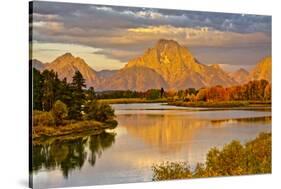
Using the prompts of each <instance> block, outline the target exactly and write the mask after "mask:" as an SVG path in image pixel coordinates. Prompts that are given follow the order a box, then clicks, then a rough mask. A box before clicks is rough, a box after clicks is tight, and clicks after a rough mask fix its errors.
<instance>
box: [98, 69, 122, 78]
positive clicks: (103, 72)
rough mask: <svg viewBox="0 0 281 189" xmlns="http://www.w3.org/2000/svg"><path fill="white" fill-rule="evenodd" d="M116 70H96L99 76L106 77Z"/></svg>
mask: <svg viewBox="0 0 281 189" xmlns="http://www.w3.org/2000/svg"><path fill="white" fill-rule="evenodd" d="M117 71H118V70H101V71H98V72H97V75H98V77H99V78H108V77H111V76H113V75H114V74H115V73H116V72H117Z"/></svg>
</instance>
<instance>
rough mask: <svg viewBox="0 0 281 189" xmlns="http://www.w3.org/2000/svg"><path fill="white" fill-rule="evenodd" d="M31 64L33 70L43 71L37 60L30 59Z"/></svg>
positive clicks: (42, 65)
mask: <svg viewBox="0 0 281 189" xmlns="http://www.w3.org/2000/svg"><path fill="white" fill-rule="evenodd" d="M31 63H32V67H33V68H35V69H37V70H39V71H42V70H44V64H43V63H42V62H41V61H39V60H37V59H32V61H31Z"/></svg>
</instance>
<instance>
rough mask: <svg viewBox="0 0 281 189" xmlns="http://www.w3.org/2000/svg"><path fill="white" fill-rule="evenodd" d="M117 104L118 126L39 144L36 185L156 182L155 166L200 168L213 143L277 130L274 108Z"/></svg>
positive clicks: (34, 150)
mask: <svg viewBox="0 0 281 189" xmlns="http://www.w3.org/2000/svg"><path fill="white" fill-rule="evenodd" d="M112 106H113V108H114V109H115V114H116V119H117V121H118V126H117V128H116V129H114V130H109V131H106V132H104V133H102V134H101V135H98V136H84V137H81V138H77V139H73V140H68V141H52V142H49V143H48V144H44V145H34V146H33V154H34V160H33V162H34V164H33V173H32V176H33V179H34V188H46V187H64V186H84V185H99V184H117V183H129V182H143V181H151V180H152V171H151V166H152V165H153V164H157V163H161V162H163V161H187V162H188V163H189V164H190V165H191V167H194V166H195V165H196V163H197V162H204V161H205V157H206V153H207V152H208V150H209V149H210V148H211V147H215V146H216V147H218V148H221V147H222V146H223V145H224V144H226V143H228V142H230V141H231V140H239V141H241V142H242V143H244V142H246V141H248V140H251V139H254V138H255V137H256V136H257V135H258V134H259V133H260V132H271V112H270V111H261V110H258V111H257V110H209V109H205V108H184V107H176V106H168V105H164V104H160V103H151V104H145V103H144V104H115V105H112Z"/></svg>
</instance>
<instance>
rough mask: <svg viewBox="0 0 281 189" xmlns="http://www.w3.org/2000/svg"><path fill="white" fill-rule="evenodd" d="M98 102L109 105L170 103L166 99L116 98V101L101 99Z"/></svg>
mask: <svg viewBox="0 0 281 189" xmlns="http://www.w3.org/2000/svg"><path fill="white" fill-rule="evenodd" d="M98 102H101V103H107V104H132V103H164V102H168V100H167V99H166V98H161V99H160V98H159V99H154V100H148V99H146V98H116V99H99V100H98Z"/></svg>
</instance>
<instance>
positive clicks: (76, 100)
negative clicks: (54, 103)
mask: <svg viewBox="0 0 281 189" xmlns="http://www.w3.org/2000/svg"><path fill="white" fill-rule="evenodd" d="M85 87H86V85H85V79H84V78H83V76H82V74H81V73H80V72H79V71H76V72H75V74H74V76H73V79H72V83H71V88H72V104H71V106H70V108H69V114H68V115H69V118H70V119H76V120H80V119H81V118H82V113H81V112H82V105H83V104H84V101H85V94H84V92H83V88H85Z"/></svg>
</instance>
